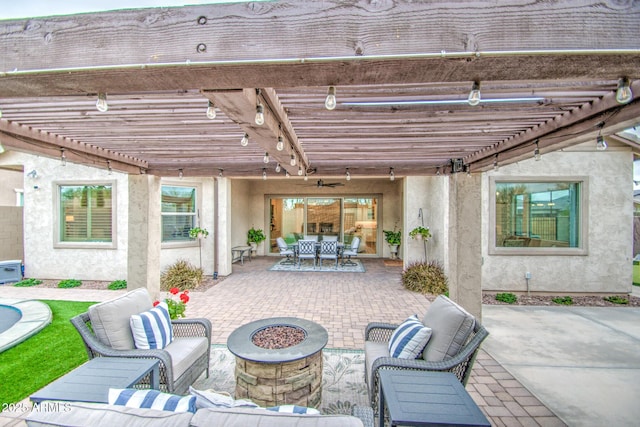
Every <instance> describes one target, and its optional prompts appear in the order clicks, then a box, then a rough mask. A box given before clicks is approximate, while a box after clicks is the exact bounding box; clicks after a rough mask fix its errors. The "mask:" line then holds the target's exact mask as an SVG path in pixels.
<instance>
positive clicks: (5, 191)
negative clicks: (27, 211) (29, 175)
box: [0, 169, 22, 206]
mask: <svg viewBox="0 0 640 427" xmlns="http://www.w3.org/2000/svg"><path fill="white" fill-rule="evenodd" d="M16 189H22V171H14V170H7V169H0V206H16V191H15V190H16Z"/></svg>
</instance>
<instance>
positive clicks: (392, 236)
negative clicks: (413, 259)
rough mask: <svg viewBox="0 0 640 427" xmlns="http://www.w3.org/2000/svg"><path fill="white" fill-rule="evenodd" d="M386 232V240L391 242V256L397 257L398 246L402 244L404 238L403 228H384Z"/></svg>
mask: <svg viewBox="0 0 640 427" xmlns="http://www.w3.org/2000/svg"><path fill="white" fill-rule="evenodd" d="M382 232H383V233H384V240H386V241H387V243H388V244H389V249H390V250H391V258H397V256H398V246H399V245H400V242H401V238H402V230H398V231H396V230H395V228H394V229H393V231H391V230H382Z"/></svg>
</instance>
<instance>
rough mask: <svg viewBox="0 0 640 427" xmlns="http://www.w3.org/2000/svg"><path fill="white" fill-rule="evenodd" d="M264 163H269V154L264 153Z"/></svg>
mask: <svg viewBox="0 0 640 427" xmlns="http://www.w3.org/2000/svg"><path fill="white" fill-rule="evenodd" d="M262 161H263V162H264V163H269V153H264V157H263V158H262Z"/></svg>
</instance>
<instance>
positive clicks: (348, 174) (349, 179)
mask: <svg viewBox="0 0 640 427" xmlns="http://www.w3.org/2000/svg"><path fill="white" fill-rule="evenodd" d="M347 181H351V172H349V168H347Z"/></svg>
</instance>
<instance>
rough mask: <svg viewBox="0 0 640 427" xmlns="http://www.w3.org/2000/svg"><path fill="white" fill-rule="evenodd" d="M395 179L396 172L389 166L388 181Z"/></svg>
mask: <svg viewBox="0 0 640 427" xmlns="http://www.w3.org/2000/svg"><path fill="white" fill-rule="evenodd" d="M395 180H396V173H395V172H394V170H393V168H389V181H395Z"/></svg>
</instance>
